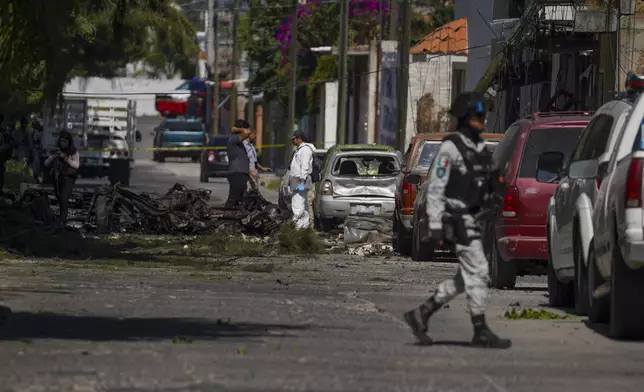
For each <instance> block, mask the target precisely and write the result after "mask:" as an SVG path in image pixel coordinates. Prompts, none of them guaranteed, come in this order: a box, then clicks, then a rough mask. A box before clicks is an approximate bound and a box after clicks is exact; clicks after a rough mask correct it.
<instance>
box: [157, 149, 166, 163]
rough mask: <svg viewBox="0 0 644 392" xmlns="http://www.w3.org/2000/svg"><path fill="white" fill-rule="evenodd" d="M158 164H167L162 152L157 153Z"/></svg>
mask: <svg viewBox="0 0 644 392" xmlns="http://www.w3.org/2000/svg"><path fill="white" fill-rule="evenodd" d="M157 162H159V163H163V162H165V157H164V156H163V154H162V153H161V152H158V153H157Z"/></svg>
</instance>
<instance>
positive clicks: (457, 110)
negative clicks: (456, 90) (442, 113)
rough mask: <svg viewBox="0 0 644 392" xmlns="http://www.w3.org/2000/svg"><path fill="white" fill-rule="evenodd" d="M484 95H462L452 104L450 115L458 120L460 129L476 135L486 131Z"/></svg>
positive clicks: (468, 93) (472, 93)
mask: <svg viewBox="0 0 644 392" xmlns="http://www.w3.org/2000/svg"><path fill="white" fill-rule="evenodd" d="M485 101H486V99H485V97H484V96H483V94H479V93H475V92H465V93H461V94H460V95H459V96H458V97H456V99H455V100H454V103H453V104H452V107H451V109H450V114H451V115H452V116H454V117H456V119H457V120H458V128H459V129H467V130H469V131H471V132H473V133H474V134H478V133H481V132H483V130H484V129H485V117H486V114H487V108H486V104H485Z"/></svg>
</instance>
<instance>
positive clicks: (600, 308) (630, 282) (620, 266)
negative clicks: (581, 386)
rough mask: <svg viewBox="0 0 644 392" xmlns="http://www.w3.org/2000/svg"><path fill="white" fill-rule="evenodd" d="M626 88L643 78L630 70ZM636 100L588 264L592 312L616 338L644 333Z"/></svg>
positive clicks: (609, 172)
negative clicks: (608, 324) (606, 325)
mask: <svg viewBox="0 0 644 392" xmlns="http://www.w3.org/2000/svg"><path fill="white" fill-rule="evenodd" d="M628 90H629V93H630V94H632V95H634V92H635V91H637V90H639V92H642V91H644V78H639V77H636V76H634V75H631V76H630V79H629V83H628ZM633 101H634V102H633V106H632V110H631V111H630V113H629V114H628V118H627V120H626V123H625V125H624V127H623V129H622V130H621V132H619V136H618V139H617V143H616V144H615V148H614V149H613V150H612V151H610V159H609V161H608V167H607V169H606V176H605V177H604V179H603V181H602V183H601V186H600V188H599V193H598V194H597V199H596V202H595V206H594V208H593V219H592V222H593V227H594V228H595V230H594V237H593V240H592V241H591V244H590V247H589V255H588V268H587V283H588V300H589V305H590V306H589V310H588V313H589V317H590V319H591V321H594V322H599V321H609V322H610V331H611V334H612V335H613V336H614V337H618V338H630V337H642V336H644V268H642V267H644V230H643V229H642V223H643V219H642V216H643V215H644V210H643V209H642V187H643V185H644V184H643V181H642V176H643V169H644V121H643V120H644V97H643V96H642V95H639V96H638V97H636V98H633Z"/></svg>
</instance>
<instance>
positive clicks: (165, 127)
mask: <svg viewBox="0 0 644 392" xmlns="http://www.w3.org/2000/svg"><path fill="white" fill-rule="evenodd" d="M153 135H154V147H158V148H168V147H204V146H206V145H207V144H208V134H207V133H206V131H205V130H204V127H203V124H202V123H201V121H199V120H197V119H185V118H164V119H163V121H161V124H159V126H157V127H156V128H155V129H154V133H153ZM201 153H202V150H200V149H186V150H159V151H154V153H153V159H154V160H155V161H157V162H164V161H165V159H166V158H168V157H190V158H192V160H193V162H199V159H200V157H201Z"/></svg>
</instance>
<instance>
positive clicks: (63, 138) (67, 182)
mask: <svg viewBox="0 0 644 392" xmlns="http://www.w3.org/2000/svg"><path fill="white" fill-rule="evenodd" d="M58 148H59V150H58V151H56V152H55V153H53V154H51V155H50V156H49V157H48V158H47V159H46V160H45V167H48V168H51V170H52V171H53V172H54V173H53V177H54V190H55V191H56V198H57V199H58V205H59V206H60V221H61V223H65V220H66V219H67V208H68V207H67V206H68V204H69V196H70V195H71V193H72V189H74V183H75V182H76V177H77V172H78V168H79V167H80V155H79V154H78V150H76V147H74V139H73V138H72V135H71V134H70V133H69V132H67V131H61V132H60V135H59V137H58Z"/></svg>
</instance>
